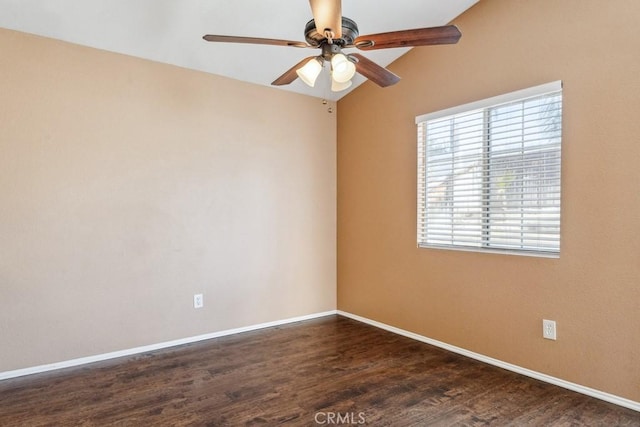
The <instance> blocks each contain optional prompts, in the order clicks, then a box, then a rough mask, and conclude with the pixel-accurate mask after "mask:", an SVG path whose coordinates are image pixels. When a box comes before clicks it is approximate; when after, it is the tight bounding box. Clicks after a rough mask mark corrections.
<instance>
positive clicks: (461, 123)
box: [416, 82, 562, 256]
mask: <svg viewBox="0 0 640 427" xmlns="http://www.w3.org/2000/svg"><path fill="white" fill-rule="evenodd" d="M416 124H417V127H418V233H417V234H418V246H419V247H430V248H433V247H435V248H449V249H468V250H480V251H487V250H488V251H498V252H510V253H518V254H534V255H541V256H558V254H559V252H560V166H561V156H560V149H561V136H562V83H561V82H554V83H549V84H546V85H541V86H536V87H534V88H529V89H525V90H521V91H518V92H513V93H510V94H507V95H502V96H498V97H494V98H490V99H486V100H483V101H479V102H474V103H471V104H467V105H463V106H460V107H454V108H452V109H448V110H443V111H439V112H436V113H431V114H426V115H423V116H419V117H417V118H416Z"/></svg>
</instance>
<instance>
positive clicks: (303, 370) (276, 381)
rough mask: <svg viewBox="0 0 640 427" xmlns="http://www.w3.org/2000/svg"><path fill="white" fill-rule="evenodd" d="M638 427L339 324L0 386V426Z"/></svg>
mask: <svg viewBox="0 0 640 427" xmlns="http://www.w3.org/2000/svg"><path fill="white" fill-rule="evenodd" d="M280 424H286V425H293V426H298V425H299V426H314V425H371V426H393V427H396V426H427V425H428V426H451V425H456V426H458V425H463V426H484V425H496V426H504V425H513V426H521V425H533V426H565V425H566V426H574V425H586V426H607V427H608V426H639V425H640V413H639V412H634V411H632V410H629V409H625V408H621V407H618V406H615V405H612V404H609V403H606V402H602V401H600V400H597V399H593V398H590V397H587V396H583V395H580V394H578V393H574V392H571V391H568V390H565V389H562V388H559V387H555V386H553V385H549V384H545V383H542V382H540V381H537V380H533V379H531V378H527V377H523V376H520V375H517V374H514V373H512V372H508V371H504V370H502V369H499V368H496V367H492V366H489V365H485V364H483V363H480V362H477V361H474V360H471V359H468V358H465V357H462V356H458V355H456V354H452V353H449V352H446V351H444V350H441V349H438V348H434V347H432V346H429V345H427V344H423V343H419V342H416V341H413V340H411V339H408V338H405V337H402V336H398V335H394V334H392V333H389V332H386V331H382V330H379V329H377V328H374V327H371V326H368V325H365V324H362V323H359V322H356V321H354V320H351V319H347V318H344V317H339V316H330V317H325V318H322V319H316V320H311V321H307V322H300V323H295V324H291V325H286V326H281V327H275V328H269V329H263V330H261V331H256V332H248V333H244V334H238V335H234V336H229V337H224V338H218V339H213V340H209V341H203V342H200V343H195V344H190V345H185V346H181V347H174V348H171V349H166V350H160V351H156V352H151V353H147V354H142V355H138V356H132V357H127V358H121V359H114V360H110V361H106V362H99V363H95V364H91V365H86V366H83V367H77V368H69V369H66V370H61V371H57V372H49V373H44V374H37V375H32V376H28V377H22V378H15V379H9V380H4V381H0V425H1V426H40V425H56V426H71V425H99V426H102V425H123V426H130V425H132V426H137V425H148V426H158V425H171V426H181V425H210V426H223V425H229V426H243V425H280Z"/></svg>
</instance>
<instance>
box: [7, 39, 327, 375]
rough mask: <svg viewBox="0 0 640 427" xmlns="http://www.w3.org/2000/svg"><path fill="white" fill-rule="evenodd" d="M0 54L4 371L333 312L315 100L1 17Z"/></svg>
mask: <svg viewBox="0 0 640 427" xmlns="http://www.w3.org/2000/svg"><path fill="white" fill-rule="evenodd" d="M0 52H1V55H0V120H1V122H0V338H1V339H0V341H1V345H0V347H1V351H0V372H2V371H7V370H13V369H18V368H24V367H30V366H34V365H39V364H46V363H52V362H56V361H62V360H68V359H72V358H77V357H83V356H89V355H95V354H100V353H105V352H110V351H116V350H121V349H127V348H132V347H136V346H142V345H148V344H154V343H159V342H164V341H168V340H173V339H179V338H185V337H190V336H194V335H199V334H204V333H210V332H215V331H220V330H225V329H229V328H236V327H242V326H247V325H253V324H257V323H261V322H267V321H275V320H281V319H286V318H290V317H294V316H301V315H307V314H312V313H318V312H323V311H326V310H334V309H335V308H336V305H335V304H336V302H335V300H336V288H335V283H336V277H335V275H336V268H335V263H336V261H335V259H336V252H335V246H336V244H335V239H336V237H335V233H336V226H335V223H336V215H335V210H336V181H335V176H336V160H335V156H336V152H335V141H336V114H328V113H327V106H325V105H322V103H321V102H320V100H318V99H314V98H311V97H306V96H300V95H295V94H291V93H288V92H282V91H277V90H274V89H271V88H266V87H259V86H254V85H250V84H245V83H240V82H237V81H233V80H229V79H225V78H220V77H215V76H212V75H207V74H204V73H198V72H194V71H188V70H185V69H181V68H177V67H172V66H166V65H161V64H157V63H153V62H149V61H144V60H138V59H134V58H131V57H126V56H122V55H117V54H112V53H108V52H103V51H98V50H93V49H89V48H83V47H79V46H75V45H70V44H66V43H62V42H57V41H52V40H47V39H43V38H38V37H34V36H29V35H25V34H20V33H16V32H11V31H6V30H0ZM199 292H202V293H204V298H205V307H204V308H203V309H200V310H195V309H193V302H192V301H193V294H194V293H199Z"/></svg>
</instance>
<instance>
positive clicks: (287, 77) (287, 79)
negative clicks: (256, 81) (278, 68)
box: [271, 56, 315, 86]
mask: <svg viewBox="0 0 640 427" xmlns="http://www.w3.org/2000/svg"><path fill="white" fill-rule="evenodd" d="M312 58H315V56H309V57H307V58H304V59H303V60H302V61H300V62H298V63H297V64H296V65H294V66H293V67H291V68H289V69H288V70H287V71H285V72H284V74H283V75H281V76H280V77H278V78H277V79H275V80H274V81H273V83H271V84H272V85H273V86H283V85H288V84H290V83H293V81H294V80H295V79H297V78H298V74H297V73H296V70H297V69H298V68H300V67H302V66H303V65H304V64H306V63H307V62H309V61H310V60H311V59H312Z"/></svg>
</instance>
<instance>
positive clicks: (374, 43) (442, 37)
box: [354, 25, 462, 50]
mask: <svg viewBox="0 0 640 427" xmlns="http://www.w3.org/2000/svg"><path fill="white" fill-rule="evenodd" d="M461 36H462V33H460V30H458V27H456V26H455V25H445V26H444V27H431V28H418V29H415V30H403V31H392V32H389V33H379V34H371V35H368V36H360V37H358V38H356V40H355V43H354V44H355V46H356V47H357V48H358V49H362V50H373V49H388V48H392V47H412V46H427V45H435V44H454V43H457V42H458V40H460V37H461Z"/></svg>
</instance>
